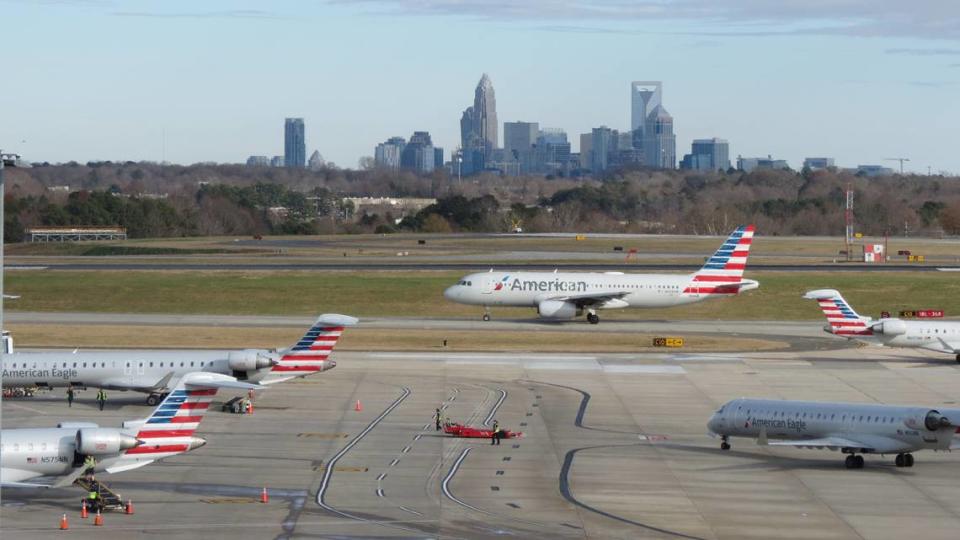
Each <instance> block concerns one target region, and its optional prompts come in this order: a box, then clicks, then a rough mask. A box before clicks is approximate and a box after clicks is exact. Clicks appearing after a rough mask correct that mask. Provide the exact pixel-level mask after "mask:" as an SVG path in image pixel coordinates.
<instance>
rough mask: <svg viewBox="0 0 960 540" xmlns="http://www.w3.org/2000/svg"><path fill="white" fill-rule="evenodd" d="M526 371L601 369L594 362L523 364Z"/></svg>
mask: <svg viewBox="0 0 960 540" xmlns="http://www.w3.org/2000/svg"><path fill="white" fill-rule="evenodd" d="M523 367H524V368H526V369H557V370H571V371H600V369H602V367H601V366H600V364H598V363H597V362H596V361H591V362H524V363H523Z"/></svg>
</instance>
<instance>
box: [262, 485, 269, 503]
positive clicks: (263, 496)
mask: <svg viewBox="0 0 960 540" xmlns="http://www.w3.org/2000/svg"><path fill="white" fill-rule="evenodd" d="M260 502H262V503H268V502H270V496H269V495H267V488H263V491H261V492H260Z"/></svg>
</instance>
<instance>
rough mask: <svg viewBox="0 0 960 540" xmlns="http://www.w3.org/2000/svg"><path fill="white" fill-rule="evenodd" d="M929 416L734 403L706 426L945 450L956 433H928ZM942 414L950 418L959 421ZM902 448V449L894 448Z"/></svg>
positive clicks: (864, 408) (908, 410) (820, 405)
mask: <svg viewBox="0 0 960 540" xmlns="http://www.w3.org/2000/svg"><path fill="white" fill-rule="evenodd" d="M930 412H931V409H928V408H922V407H903V406H896V405H869V404H855V403H829V402H813V401H784V400H770V399H735V400H733V401H730V402H728V403H726V404H724V406H723V407H722V408H721V409H720V410H718V411H717V412H716V413H714V415H713V416H712V417H711V418H710V420H709V422H708V423H707V428H708V429H709V430H710V431H711V432H713V433H715V434H717V435H723V436H729V437H749V438H754V439H756V438H759V437H761V434H762V432H765V435H766V437H767V438H768V439H770V440H777V439H781V440H794V441H796V440H804V439H807V440H814V439H824V438H827V437H849V438H853V439H855V440H857V441H861V442H863V444H864V447H868V445H869V446H876V447H879V448H884V449H890V450H889V451H887V452H886V453H891V452H910V451H914V450H922V449H932V450H946V449H948V448H949V447H950V443H951V441H952V439H953V435H954V432H955V429H954V428H949V429H934V430H931V429H928V428H927V427H926V425H925V424H924V422H925V418H926V417H927V415H928V414H929V413H930ZM933 412H937V411H933ZM941 412H942V413H943V414H944V416H946V417H947V418H948V419H950V420H955V421H956V420H960V417H958V418H956V419H953V418H950V417H949V416H948V415H947V414H946V412H943V411H941ZM949 412H954V411H949ZM891 441H893V442H894V443H892V442H891ZM871 443H876V444H875V445H874V444H871ZM897 444H899V445H901V447H900V448H895V446H896V445H897ZM891 445H892V446H891ZM851 450H854V451H857V452H860V451H862V449H861V448H851Z"/></svg>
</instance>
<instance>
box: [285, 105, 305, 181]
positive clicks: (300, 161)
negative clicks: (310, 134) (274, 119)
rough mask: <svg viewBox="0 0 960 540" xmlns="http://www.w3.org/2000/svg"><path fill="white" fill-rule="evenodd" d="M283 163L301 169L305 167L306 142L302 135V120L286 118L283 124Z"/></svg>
mask: <svg viewBox="0 0 960 540" xmlns="http://www.w3.org/2000/svg"><path fill="white" fill-rule="evenodd" d="M283 163H284V166H286V167H291V168H298V169H302V168H304V167H306V166H307V140H306V139H305V138H304V134H303V118H287V119H286V121H285V122H284V124H283Z"/></svg>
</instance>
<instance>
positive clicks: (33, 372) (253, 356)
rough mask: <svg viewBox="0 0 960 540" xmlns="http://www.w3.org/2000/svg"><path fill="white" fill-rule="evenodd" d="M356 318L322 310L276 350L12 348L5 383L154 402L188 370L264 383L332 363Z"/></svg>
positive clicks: (5, 358) (5, 360) (316, 370)
mask: <svg viewBox="0 0 960 540" xmlns="http://www.w3.org/2000/svg"><path fill="white" fill-rule="evenodd" d="M356 323H357V319H356V318H354V317H348V316H346V315H335V314H327V315H321V316H320V317H319V318H318V319H317V321H316V322H315V323H314V324H313V326H312V327H311V328H310V329H309V330H307V333H306V334H304V336H303V337H302V338H300V341H298V342H297V343H296V344H295V345H294V346H292V347H290V348H288V349H284V350H282V351H280V352H276V351H268V350H258V349H247V350H242V351H148V350H143V351H97V352H75V353H69V352H42V353H37V352H35V353H29V352H27V353H24V352H21V353H14V354H10V355H4V356H3V386H4V387H22V386H39V387H41V388H56V387H66V386H73V387H79V388H88V387H89V388H105V389H113V390H133V391H136V392H144V393H147V394H149V395H148V397H147V405H151V406H153V405H156V404H157V403H159V402H160V400H162V399H163V397H164V396H165V395H166V394H167V393H168V392H169V391H170V388H173V387H174V386H175V385H176V384H177V381H179V380H180V378H181V377H183V376H184V375H185V374H187V373H191V372H194V371H202V372H208V373H222V374H225V375H230V376H232V377H235V378H237V379H238V380H242V381H250V382H255V383H259V384H263V385H270V384H276V383H279V382H283V381H288V380H290V379H293V378H297V377H305V376H307V375H312V374H314V373H319V372H321V371H326V370H328V369H333V368H334V367H336V365H337V363H336V362H334V361H333V360H330V359H329V356H330V353H331V352H332V351H333V348H334V346H335V345H336V344H337V341H338V340H339V339H340V335H341V334H342V333H343V331H344V328H345V327H347V326H353V325H355V324H356Z"/></svg>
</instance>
